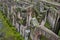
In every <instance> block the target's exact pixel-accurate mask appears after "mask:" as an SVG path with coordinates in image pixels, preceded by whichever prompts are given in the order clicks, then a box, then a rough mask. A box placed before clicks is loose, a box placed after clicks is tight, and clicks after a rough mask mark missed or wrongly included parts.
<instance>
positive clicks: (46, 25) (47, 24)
mask: <svg viewBox="0 0 60 40" xmlns="http://www.w3.org/2000/svg"><path fill="white" fill-rule="evenodd" d="M44 26H45V27H47V28H48V29H51V25H50V23H49V22H48V20H46V23H45V25H44Z"/></svg>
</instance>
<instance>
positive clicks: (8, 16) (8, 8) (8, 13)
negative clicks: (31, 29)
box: [7, 8, 9, 19]
mask: <svg viewBox="0 0 60 40" xmlns="http://www.w3.org/2000/svg"><path fill="white" fill-rule="evenodd" d="M7 18H8V19H9V8H7Z"/></svg>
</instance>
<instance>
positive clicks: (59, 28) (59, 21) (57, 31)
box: [55, 18, 60, 35]
mask: <svg viewBox="0 0 60 40" xmlns="http://www.w3.org/2000/svg"><path fill="white" fill-rule="evenodd" d="M59 30H60V18H59V19H58V22H57V25H56V30H55V33H56V34H57V35H58V33H59Z"/></svg>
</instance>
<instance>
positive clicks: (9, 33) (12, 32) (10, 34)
mask: <svg viewBox="0 0 60 40" xmlns="http://www.w3.org/2000/svg"><path fill="white" fill-rule="evenodd" d="M0 19H1V20H2V23H3V26H4V27H3V30H0V31H1V32H0V33H3V34H4V35H3V36H2V37H0V40H24V39H23V37H21V36H20V34H19V33H18V32H17V31H16V28H15V27H13V26H10V25H9V24H8V23H7V20H8V19H7V18H4V15H3V13H2V12H1V11H0Z"/></svg>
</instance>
